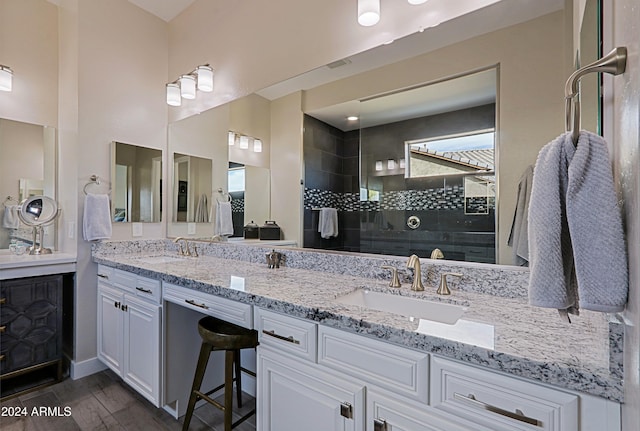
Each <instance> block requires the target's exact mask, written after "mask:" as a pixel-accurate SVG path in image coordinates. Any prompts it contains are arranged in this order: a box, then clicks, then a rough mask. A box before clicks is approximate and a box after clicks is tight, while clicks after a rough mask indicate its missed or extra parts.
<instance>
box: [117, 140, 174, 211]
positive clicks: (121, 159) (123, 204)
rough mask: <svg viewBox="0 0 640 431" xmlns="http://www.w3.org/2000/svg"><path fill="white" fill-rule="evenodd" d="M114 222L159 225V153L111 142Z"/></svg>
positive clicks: (160, 209) (160, 196)
mask: <svg viewBox="0 0 640 431" xmlns="http://www.w3.org/2000/svg"><path fill="white" fill-rule="evenodd" d="M111 160H112V163H111V178H112V181H111V182H112V184H113V188H112V193H113V195H112V196H113V202H112V210H113V221H114V222H129V223H131V222H146V223H159V222H160V221H161V219H162V151H161V150H156V149H153V148H146V147H140V146H137V145H131V144H125V143H122V142H112V147H111Z"/></svg>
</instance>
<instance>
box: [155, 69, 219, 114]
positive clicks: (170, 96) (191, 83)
mask: <svg viewBox="0 0 640 431" xmlns="http://www.w3.org/2000/svg"><path fill="white" fill-rule="evenodd" d="M196 89H198V90H200V91H204V92H207V93H208V92H210V91H213V69H212V68H211V66H209V65H208V64H204V65H201V66H198V67H196V68H195V69H194V70H193V71H191V72H190V73H187V74H185V75H180V78H178V79H176V80H175V81H173V82H170V83H168V84H167V86H166V91H167V105H171V106H180V105H182V99H183V98H184V99H195V98H196Z"/></svg>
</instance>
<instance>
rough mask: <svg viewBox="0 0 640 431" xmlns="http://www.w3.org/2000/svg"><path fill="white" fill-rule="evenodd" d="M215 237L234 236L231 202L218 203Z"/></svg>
mask: <svg viewBox="0 0 640 431" xmlns="http://www.w3.org/2000/svg"><path fill="white" fill-rule="evenodd" d="M213 233H214V235H220V236H231V235H233V218H232V215H231V202H217V203H216V223H215V226H214V231H213Z"/></svg>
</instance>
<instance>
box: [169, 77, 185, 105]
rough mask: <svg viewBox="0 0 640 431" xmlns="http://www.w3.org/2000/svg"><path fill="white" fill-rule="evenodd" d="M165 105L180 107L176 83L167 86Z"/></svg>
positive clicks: (180, 99)
mask: <svg viewBox="0 0 640 431" xmlns="http://www.w3.org/2000/svg"><path fill="white" fill-rule="evenodd" d="M167 105H171V106H180V105H182V98H181V97H180V86H179V85H178V84H177V83H176V82H171V83H169V84H167Z"/></svg>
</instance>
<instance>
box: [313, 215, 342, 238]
mask: <svg viewBox="0 0 640 431" xmlns="http://www.w3.org/2000/svg"><path fill="white" fill-rule="evenodd" d="M318 232H320V236H321V237H322V238H324V239H329V238H331V237H336V236H338V210H337V209H335V208H320V215H319V216H318Z"/></svg>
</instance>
